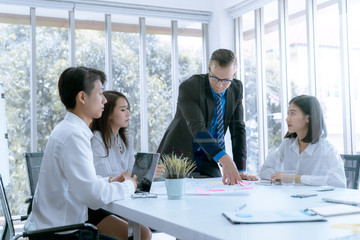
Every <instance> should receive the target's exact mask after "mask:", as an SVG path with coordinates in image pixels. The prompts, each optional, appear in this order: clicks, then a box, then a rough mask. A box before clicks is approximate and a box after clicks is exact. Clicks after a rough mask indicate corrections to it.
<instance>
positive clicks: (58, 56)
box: [36, 8, 69, 151]
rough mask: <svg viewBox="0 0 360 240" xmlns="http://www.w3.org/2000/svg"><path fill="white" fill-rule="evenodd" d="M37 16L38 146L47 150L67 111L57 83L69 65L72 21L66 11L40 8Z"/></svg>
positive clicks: (40, 149)
mask: <svg viewBox="0 0 360 240" xmlns="http://www.w3.org/2000/svg"><path fill="white" fill-rule="evenodd" d="M36 16H37V17H36V49H37V51H36V80H37V81H36V83H37V94H36V95H37V100H36V102H37V140H38V144H37V145H38V150H39V151H44V150H45V146H46V143H47V141H48V138H49V136H50V133H51V131H52V130H53V128H54V127H55V126H56V124H57V123H58V122H59V121H61V119H63V117H64V114H65V108H64V106H63V104H62V103H61V101H60V98H59V94H58V87H57V82H58V79H59V76H60V73H61V72H62V71H63V70H64V69H65V68H66V67H67V66H68V58H69V53H68V40H67V39H68V28H67V27H68V25H69V23H68V20H67V16H68V13H67V11H64V10H63V11H59V10H53V9H43V8H38V9H36ZM51 20H53V21H51ZM54 23H56V24H54Z"/></svg>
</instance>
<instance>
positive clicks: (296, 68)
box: [286, 0, 309, 99]
mask: <svg viewBox="0 0 360 240" xmlns="http://www.w3.org/2000/svg"><path fill="white" fill-rule="evenodd" d="M288 15H289V24H288V31H287V33H286V34H287V40H288V55H287V57H288V59H287V61H288V68H287V76H288V81H289V82H290V86H291V96H289V98H290V99H291V98H293V97H295V96H298V95H301V94H308V84H309V80H308V79H309V78H308V55H307V51H308V50H307V47H308V44H307V34H306V33H307V31H306V2H305V0H288Z"/></svg>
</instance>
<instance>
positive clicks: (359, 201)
mask: <svg viewBox="0 0 360 240" xmlns="http://www.w3.org/2000/svg"><path fill="white" fill-rule="evenodd" d="M322 200H323V201H326V202H332V203H341V204H348V205H353V206H358V207H360V196H359V195H357V196H354V195H353V196H351V195H349V196H347V195H343V196H338V197H329V198H322Z"/></svg>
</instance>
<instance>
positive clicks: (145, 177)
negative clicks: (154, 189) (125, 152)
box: [131, 152, 160, 192]
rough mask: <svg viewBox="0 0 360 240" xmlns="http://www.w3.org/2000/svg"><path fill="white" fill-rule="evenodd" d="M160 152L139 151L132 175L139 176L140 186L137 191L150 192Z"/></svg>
mask: <svg viewBox="0 0 360 240" xmlns="http://www.w3.org/2000/svg"><path fill="white" fill-rule="evenodd" d="M159 158H160V154H159V153H141V152H140V153H137V154H136V157H135V163H134V168H133V170H132V173H131V176H132V177H133V176H134V175H136V176H137V181H138V186H137V188H136V191H135V192H150V188H151V184H152V181H153V180H154V176H155V171H156V166H157V164H158V162H159Z"/></svg>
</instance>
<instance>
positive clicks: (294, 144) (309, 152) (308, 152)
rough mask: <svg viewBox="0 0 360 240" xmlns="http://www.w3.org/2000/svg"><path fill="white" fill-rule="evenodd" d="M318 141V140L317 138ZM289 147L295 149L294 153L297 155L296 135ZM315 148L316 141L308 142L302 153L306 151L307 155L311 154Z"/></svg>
mask: <svg viewBox="0 0 360 240" xmlns="http://www.w3.org/2000/svg"><path fill="white" fill-rule="evenodd" d="M319 141H320V140H319ZM290 147H291V149H292V150H293V151H295V153H296V154H298V155H299V143H298V137H296V138H295V140H294V142H293V143H292V144H291V146H290ZM315 148H316V143H314V144H312V143H310V144H309V145H308V146H307V147H306V148H305V150H304V151H303V153H306V154H307V155H308V156H311V155H313V153H314V151H315Z"/></svg>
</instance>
